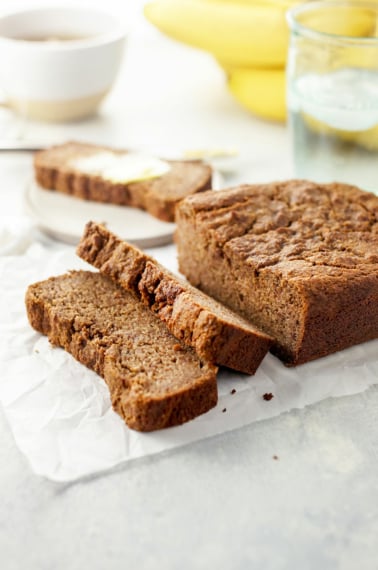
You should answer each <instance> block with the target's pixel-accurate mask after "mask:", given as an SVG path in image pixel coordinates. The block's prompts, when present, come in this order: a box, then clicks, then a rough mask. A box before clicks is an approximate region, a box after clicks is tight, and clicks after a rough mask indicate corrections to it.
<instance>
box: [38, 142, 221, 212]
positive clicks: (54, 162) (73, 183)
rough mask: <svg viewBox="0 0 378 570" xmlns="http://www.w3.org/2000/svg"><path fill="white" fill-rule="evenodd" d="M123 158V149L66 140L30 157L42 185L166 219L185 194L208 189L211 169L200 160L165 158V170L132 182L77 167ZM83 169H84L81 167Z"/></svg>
mask: <svg viewBox="0 0 378 570" xmlns="http://www.w3.org/2000/svg"><path fill="white" fill-rule="evenodd" d="M104 153H105V154H106V156H109V153H111V155H112V156H115V157H122V156H123V157H124V156H126V155H127V154H128V153H127V151H121V150H115V149H111V148H108V147H101V146H95V145H91V144H85V143H79V142H68V143H66V144H62V145H59V146H53V147H51V148H48V149H46V150H42V151H39V152H37V153H36V154H35V157H34V172H35V178H36V180H37V182H38V184H39V185H40V186H42V188H45V189H47V190H56V191H58V192H63V193H65V194H69V195H71V196H75V197H76V198H81V199H83V200H94V201H96V202H104V203H107V204H117V205H121V206H132V207H135V208H141V209H142V210H146V211H147V212H149V213H150V214H151V215H153V216H155V217H157V218H159V219H161V220H164V221H168V222H172V221H174V213H175V207H176V205H177V204H178V202H180V200H182V199H183V198H185V197H186V196H189V195H190V194H195V193H196V192H202V191H203V190H208V189H210V188H211V183H212V169H211V167H210V166H208V165H207V164H204V163H203V162H200V161H165V162H166V163H167V164H168V166H169V170H168V172H165V173H164V174H162V175H160V176H156V177H154V178H149V179H146V180H140V181H135V182H117V181H116V180H111V179H108V178H104V176H105V175H103V176H101V175H100V174H98V173H96V172H92V173H90V172H88V171H87V172H85V171H83V170H81V169H80V162H77V161H78V160H80V161H81V164H82V160H83V159H88V158H91V163H92V164H95V161H96V157H97V158H98V161H99V167H100V162H101V157H102V158H103V157H104ZM84 170H85V169H84Z"/></svg>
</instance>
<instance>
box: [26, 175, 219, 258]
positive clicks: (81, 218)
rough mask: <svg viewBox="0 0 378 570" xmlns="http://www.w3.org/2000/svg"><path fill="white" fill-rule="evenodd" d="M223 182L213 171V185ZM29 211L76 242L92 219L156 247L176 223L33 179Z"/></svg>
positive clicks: (47, 228) (49, 230) (43, 226)
mask: <svg viewBox="0 0 378 570" xmlns="http://www.w3.org/2000/svg"><path fill="white" fill-rule="evenodd" d="M221 185H222V181H221V176H220V175H219V174H218V173H215V175H213V187H215V188H214V189H219V188H220V187H221ZM24 205H25V208H26V211H27V213H28V214H29V216H31V217H32V218H33V219H34V221H35V222H36V224H37V226H38V227H39V229H40V230H42V231H43V232H44V233H46V234H47V235H49V236H51V237H53V238H54V239H58V240H59V241H63V242H65V243H69V244H72V245H77V243H78V242H79V240H80V238H81V236H82V234H83V229H84V226H85V224H86V223H87V222H88V221H89V220H93V221H95V222H100V223H104V224H106V226H107V227H108V229H109V230H110V231H112V232H114V233H115V234H117V235H118V236H120V237H121V238H123V239H125V240H126V241H128V242H130V243H132V244H134V245H137V246H139V247H143V248H145V247H157V246H161V245H166V244H168V243H170V242H172V239H173V232H174V229H175V224H174V223H169V222H163V221H161V220H159V219H157V218H154V217H153V216H151V215H150V214H148V213H147V212H144V211H143V210H139V209H138V208H129V207H127V206H115V205H113V204H103V203H100V202H92V201H90V200H80V199H78V198H74V197H72V196H67V195H65V194H62V193H60V192H50V191H49V190H44V189H43V188H41V187H40V186H39V185H38V184H37V183H36V182H35V181H34V180H33V181H31V182H30V183H29V184H28V185H27V187H26V191H25V194H24Z"/></svg>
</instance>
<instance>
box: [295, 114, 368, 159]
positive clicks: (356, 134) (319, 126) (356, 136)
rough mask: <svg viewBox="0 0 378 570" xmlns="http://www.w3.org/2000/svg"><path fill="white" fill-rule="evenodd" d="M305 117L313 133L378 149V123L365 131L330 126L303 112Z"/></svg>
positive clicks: (365, 147) (366, 148)
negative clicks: (344, 129)
mask: <svg viewBox="0 0 378 570" xmlns="http://www.w3.org/2000/svg"><path fill="white" fill-rule="evenodd" d="M303 119H304V122H305V123H306V126H307V128H309V129H310V130H311V131H312V132H313V133H316V134H319V135H325V136H328V137H333V138H336V139H339V140H341V141H344V142H347V143H350V144H355V145H357V146H360V147H362V148H364V149H365V150H368V151H376V150H378V125H377V126H375V127H372V128H371V129H367V130H365V131H353V132H352V131H343V130H341V129H335V128H333V127H330V126H329V125H327V124H325V123H323V122H321V121H319V120H318V119H314V117H311V116H310V115H308V114H306V113H303Z"/></svg>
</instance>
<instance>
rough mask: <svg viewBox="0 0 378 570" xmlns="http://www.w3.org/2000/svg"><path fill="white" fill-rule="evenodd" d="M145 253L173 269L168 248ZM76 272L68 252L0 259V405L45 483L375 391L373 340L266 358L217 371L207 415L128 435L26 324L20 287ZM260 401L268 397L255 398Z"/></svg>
mask: <svg viewBox="0 0 378 570" xmlns="http://www.w3.org/2000/svg"><path fill="white" fill-rule="evenodd" d="M153 255H155V257H157V258H158V259H159V260H160V261H161V262H162V263H164V264H165V265H168V266H170V268H171V269H175V251H174V248H173V246H171V247H169V248H161V249H155V250H154V251H153ZM80 267H86V268H88V266H87V265H86V264H85V263H84V262H81V261H80V260H79V259H77V258H76V256H75V255H74V253H73V250H71V249H69V250H68V249H67V250H64V251H61V252H53V253H51V252H49V251H48V250H47V249H45V248H43V247H42V246H40V245H34V246H32V247H30V248H29V250H28V251H27V253H26V254H25V255H20V256H13V257H4V258H2V259H0V361H1V376H0V402H1V403H2V405H3V408H4V410H5V413H6V416H7V418H8V421H9V424H10V426H11V428H12V431H13V434H14V437H15V440H16V442H17V445H18V446H19V448H20V449H21V451H22V452H23V453H24V454H25V455H26V457H27V458H28V460H29V462H30V464H31V466H32V468H33V470H34V471H35V472H36V473H38V474H40V475H44V476H46V477H48V478H50V479H53V480H56V481H72V480H75V479H77V478H79V477H82V476H85V475H90V474H92V473H96V472H99V471H103V470H106V469H109V468H110V467H112V466H115V465H117V464H119V463H122V462H124V461H128V460H131V459H134V458H137V457H142V456H144V455H148V454H152V453H158V452H161V451H164V450H167V449H172V448H174V447H178V446H181V445H184V444H186V443H189V442H192V441H196V440H200V439H203V438H206V437H209V436H212V435H215V434H218V433H222V432H226V431H228V430H232V429H235V428H238V427H241V426H243V425H246V424H249V423H251V422H254V421H257V420H261V419H266V418H269V417H273V416H277V415H278V414H281V413H282V412H285V411H288V410H291V409H293V408H302V407H304V406H306V405H309V404H312V403H314V402H318V401H320V400H322V399H324V398H328V397H335V396H344V395H348V394H353V393H357V392H361V391H363V390H366V389H367V388H368V387H369V386H371V385H372V384H376V383H378V340H377V341H372V342H369V343H365V344H363V345H359V346H355V347H353V348H351V349H348V350H345V351H343V352H339V353H337V354H335V355H332V356H329V357H326V358H322V359H320V360H318V361H315V362H312V363H309V364H306V365H302V366H299V367H297V368H290V369H288V368H285V367H284V366H283V365H282V364H281V363H280V362H279V361H278V360H277V359H275V358H274V357H273V356H271V355H268V356H267V357H266V358H265V360H264V362H263V364H262V365H261V366H260V368H259V370H258V371H257V373H256V375H255V376H251V377H248V376H245V375H242V374H237V373H233V372H230V371H226V370H222V371H221V372H220V373H219V382H218V386H219V403H218V405H217V407H216V408H214V409H213V410H211V411H210V412H208V413H207V414H204V415H203V416H200V417H199V418H197V419H195V420H194V421H192V422H189V423H187V424H185V425H183V426H179V427H175V428H170V429H166V430H162V431H158V432H152V433H145V434H143V433H138V432H135V431H133V430H129V429H128V428H127V426H126V425H125V424H124V423H123V421H122V420H121V419H120V418H119V417H118V416H117V414H116V413H115V412H113V410H112V408H111V404H110V398H109V394H108V390H107V387H106V385H105V383H104V381H103V380H102V379H101V378H99V377H98V376H97V375H96V374H95V373H93V372H91V371H90V370H87V369H86V368H85V367H84V366H82V365H80V364H79V363H78V362H76V361H75V360H74V359H73V358H72V357H71V356H70V355H69V354H66V353H65V352H64V351H63V350H61V349H58V348H52V347H51V346H50V344H49V342H48V341H47V339H46V338H45V337H43V336H41V335H40V334H38V333H36V332H35V331H33V330H32V329H31V327H30V326H29V324H28V321H27V317H26V313H25V307H24V295H25V290H26V288H27V285H29V284H30V283H33V282H35V281H39V280H42V279H44V278H46V277H49V276H51V275H58V274H60V273H63V272H65V271H66V270H68V269H75V268H80ZM265 393H272V394H273V396H274V397H273V399H271V400H270V401H266V400H264V398H263V395H264V394H265Z"/></svg>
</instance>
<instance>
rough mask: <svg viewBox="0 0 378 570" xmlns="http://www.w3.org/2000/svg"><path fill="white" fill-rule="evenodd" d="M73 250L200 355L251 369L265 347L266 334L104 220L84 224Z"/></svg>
mask: <svg viewBox="0 0 378 570" xmlns="http://www.w3.org/2000/svg"><path fill="white" fill-rule="evenodd" d="M77 254H78V255H79V257H81V258H82V259H84V260H85V261H87V262H89V263H91V264H92V265H93V266H94V267H96V268H97V269H99V270H100V272H101V273H103V274H104V275H107V276H108V277H110V278H111V279H112V280H113V281H115V282H116V283H118V284H119V285H121V286H122V287H123V288H124V289H126V290H127V291H131V292H132V293H133V294H134V295H136V296H137V297H138V299H140V300H141V301H142V302H143V303H144V304H145V305H146V306H147V307H149V309H150V310H151V311H152V312H153V313H154V314H155V315H156V316H158V317H159V318H160V319H161V320H162V321H163V322H164V323H165V324H166V326H167V327H168V329H169V330H170V332H171V333H172V334H173V335H174V336H176V338H178V339H179V340H181V341H182V342H184V343H185V344H186V345H187V346H190V347H192V348H193V349H194V350H195V351H196V353H197V354H198V356H199V357H200V358H202V359H204V360H208V361H210V362H214V363H216V364H218V365H222V366H227V367H229V368H232V369H235V370H238V371H240V372H245V373H248V374H254V373H255V372H256V370H257V368H258V366H259V364H260V363H261V361H262V359H263V358H264V356H265V354H266V353H267V352H268V350H269V347H270V345H271V343H272V339H271V338H270V337H269V336H268V335H266V334H264V333H263V332H262V331H261V330H259V329H257V328H256V327H254V326H253V325H252V324H251V323H250V322H248V321H247V320H246V319H244V318H243V317H241V316H239V315H237V314H236V313H235V312H233V311H231V310H230V309H228V308H227V307H225V306H223V305H221V304H220V303H218V302H217V301H215V300H214V299H212V298H210V297H209V296H208V295H205V294H204V293H202V292H201V291H199V290H198V289H195V288H194V287H192V286H191V285H190V284H189V283H187V282H185V281H184V280H182V279H180V278H178V277H177V276H175V275H174V274H173V273H171V272H170V271H168V270H167V269H166V268H165V267H163V266H162V265H161V264H159V263H158V262H157V261H156V260H155V259H153V258H151V257H149V256H148V255H146V254H145V253H143V252H142V251H140V250H139V249H138V248H136V247H134V246H132V245H130V244H128V243H127V242H125V241H123V240H121V239H119V238H118V237H117V236H115V235H114V234H113V233H112V232H110V231H109V230H107V229H106V228H105V227H104V226H102V225H100V224H96V223H95V222H89V223H88V224H87V226H86V228H85V231H84V234H83V236H82V239H81V241H80V243H79V245H78V248H77Z"/></svg>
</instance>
